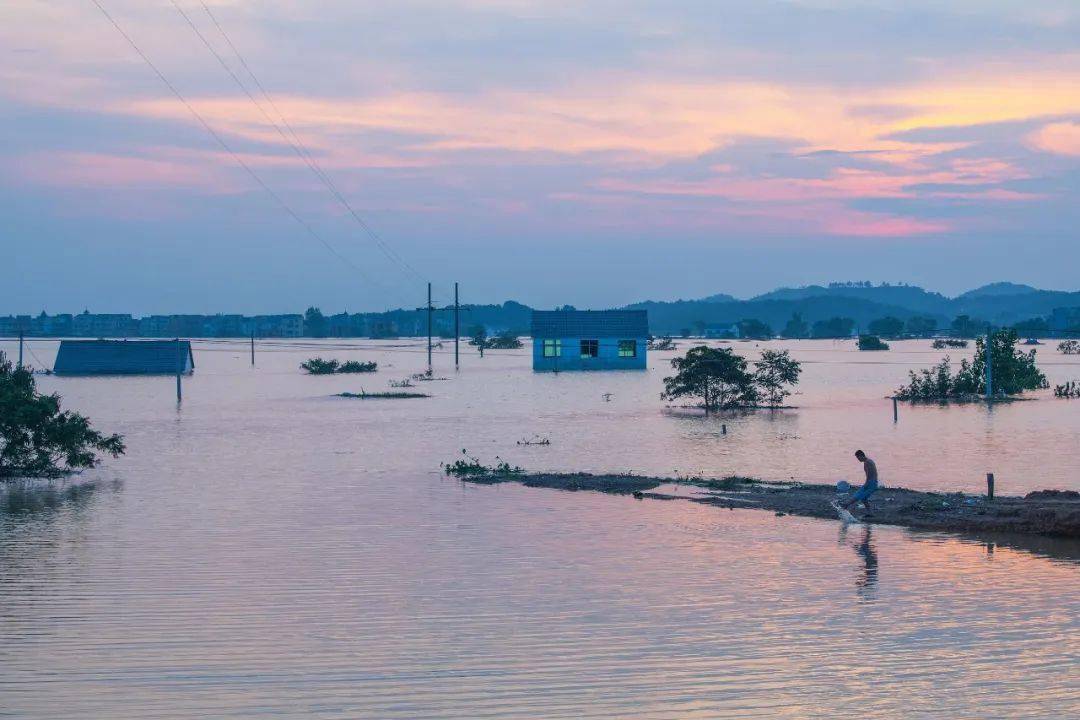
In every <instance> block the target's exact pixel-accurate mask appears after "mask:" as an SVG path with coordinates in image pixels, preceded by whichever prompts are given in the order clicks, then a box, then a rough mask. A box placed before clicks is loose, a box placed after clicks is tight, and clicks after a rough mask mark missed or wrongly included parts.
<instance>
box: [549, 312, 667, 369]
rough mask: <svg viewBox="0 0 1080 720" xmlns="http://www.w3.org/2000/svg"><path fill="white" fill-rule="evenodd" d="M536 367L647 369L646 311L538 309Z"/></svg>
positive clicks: (647, 338)
mask: <svg viewBox="0 0 1080 720" xmlns="http://www.w3.org/2000/svg"><path fill="white" fill-rule="evenodd" d="M532 338H533V370H536V371H538V372H560V371H562V370H644V369H645V366H646V345H648V340H649V319H648V315H647V313H646V312H645V311H644V310H554V311H540V310H537V311H535V312H533V314H532Z"/></svg>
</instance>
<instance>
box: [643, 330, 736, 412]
mask: <svg viewBox="0 0 1080 720" xmlns="http://www.w3.org/2000/svg"><path fill="white" fill-rule="evenodd" d="M671 366H672V367H673V368H674V369H675V375H673V376H671V377H666V378H664V392H663V394H662V395H661V397H663V398H665V399H668V400H673V399H675V398H679V397H699V398H702V400H703V401H704V406H705V412H706V413H710V412H712V411H713V410H724V409H727V408H732V407H739V406H744V405H752V404H754V403H755V402H757V388H756V387H755V386H754V378H753V376H752V375H751V374H750V373H749V372H747V370H746V359H745V358H742V357H739V356H738V355H736V354H735V352H734V351H733V350H732V349H731V348H710V347H706V346H704V345H698V346H697V347H693V348H690V350H688V351H687V352H686V355H685V356H683V357H677V358H674V359H672V361H671Z"/></svg>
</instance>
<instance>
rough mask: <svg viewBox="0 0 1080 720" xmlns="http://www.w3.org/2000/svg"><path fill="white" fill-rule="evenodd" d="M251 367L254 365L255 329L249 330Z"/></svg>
mask: <svg viewBox="0 0 1080 720" xmlns="http://www.w3.org/2000/svg"><path fill="white" fill-rule="evenodd" d="M251 367H255V330H254V329H253V330H252V331H251Z"/></svg>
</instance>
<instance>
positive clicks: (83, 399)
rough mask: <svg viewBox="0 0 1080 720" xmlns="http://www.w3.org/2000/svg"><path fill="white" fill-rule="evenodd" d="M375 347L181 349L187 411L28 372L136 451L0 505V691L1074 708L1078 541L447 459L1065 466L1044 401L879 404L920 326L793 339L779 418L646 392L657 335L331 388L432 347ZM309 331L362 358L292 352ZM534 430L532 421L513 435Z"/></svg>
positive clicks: (258, 703)
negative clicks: (605, 354)
mask: <svg viewBox="0 0 1080 720" xmlns="http://www.w3.org/2000/svg"><path fill="white" fill-rule="evenodd" d="M368 344H370V343H368ZM394 344H395V345H399V346H404V347H397V348H392V347H389V344H386V343H383V344H382V345H380V347H381V349H379V350H362V351H360V350H358V351H334V352H332V353H331V352H322V353H319V352H317V351H311V350H289V351H287V352H284V351H283V352H278V351H275V352H270V351H267V352H265V353H260V354H259V356H258V366H257V367H256V368H254V369H252V368H251V367H250V365H249V364H248V363H247V361H246V359H245V356H243V355H240V356H239V357H234V356H233V354H231V353H203V354H200V355H199V356H198V357H197V364H198V370H197V371H196V375H195V376H193V377H191V378H187V379H185V383H186V385H185V390H184V403H183V405H182V406H181V407H179V408H177V406H176V403H175V395H174V392H175V388H174V386H173V384H172V383H173V380H172V379H171V378H109V379H105V378H56V377H47V378H40V382H41V385H42V387H43V389H45V390H46V391H50V392H51V391H54V390H55V391H58V392H60V393H61V394H62V395H63V396H64V399H65V403H66V404H67V405H68V406H69V407H72V408H74V409H78V410H80V411H84V412H86V413H87V414H89V415H90V416H91V417H92V418H93V419H94V421H95V422H96V423H97V424H98V425H99V426H101V427H102V429H106V430H109V431H116V432H122V433H124V434H125V435H126V437H127V444H128V448H129V452H128V455H127V456H125V457H123V458H120V459H118V460H111V459H110V460H108V461H107V462H106V463H105V464H104V465H103V466H102V467H101V468H99V469H95V470H92V471H87V472H86V473H84V474H83V475H82V476H80V477H79V478H77V479H73V480H72V481H71V482H69V483H54V484H44V485H41V486H36V488H35V487H30V486H26V487H22V486H17V487H14V488H9V489H8V490H7V491H6V492H5V494H4V495H3V496H2V499H0V715H9V716H11V717H18V718H30V719H32V720H38V719H42V720H43V719H45V718H48V719H50V720H52V719H54V718H88V717H92V718H98V717H101V718H117V719H123V718H140V719H141V718H148V717H163V718H164V717H168V718H176V717H183V718H195V717H200V718H201V717H213V718H239V717H245V718H250V717H295V718H300V717H304V718H307V717H326V718H380V719H381V718H421V717H424V718H427V717H446V718H482V717H499V718H504V717H507V718H513V717H517V718H538V717H543V718H558V717H564V718H589V717H643V718H695V717H697V718H714V717H763V718H765V717H767V718H774V717H791V718H796V717H822V716H826V717H836V718H841V717H857V718H861V719H866V720H876V719H878V718H894V717H950V718H961V717H967V718H974V717H988V716H993V717H1011V718H1013V717H1015V718H1025V717H1028V718H1043V717H1048V716H1054V717H1077V716H1080V687H1078V684H1077V682H1076V674H1075V667H1076V665H1075V663H1076V659H1077V658H1078V657H1080V620H1078V619H1080V592H1077V590H1078V589H1080V568H1078V567H1077V564H1076V559H1077V557H1078V556H1080V554H1078V553H1077V547H1076V544H1075V543H1068V542H1062V541H1058V540H1053V539H1047V538H1019V539H1017V538H1007V537H1002V538H998V537H994V538H991V539H989V540H992V541H993V544H992V546H991V545H990V544H988V538H977V539H967V538H963V537H957V536H951V535H945V534H940V533H938V534H934V533H917V532H911V531H907V530H903V529H900V528H893V527H885V526H866V525H860V526H851V527H850V528H848V529H846V530H845V529H842V528H838V523H835V522H833V521H824V520H815V519H810V518H798V517H791V516H787V517H775V516H774V515H773V514H771V513H763V512H755V511H739V510H736V511H728V510H719V509H717V508H713V507H705V506H700V505H698V504H696V503H687V502H666V503H665V502H654V501H647V500H646V501H636V500H633V499H632V498H622V497H612V496H605V495H599V494H593V493H569V492H558V491H551V490H542V489H529V488H524V487H520V486H509V485H508V486H494V487H476V486H470V485H466V484H462V483H459V482H457V481H455V480H452V479H448V478H446V477H445V476H443V475H442V474H440V472H439V463H440V462H442V461H446V460H450V459H452V458H454V457H457V456H459V455H460V453H461V449H462V448H468V449H469V451H470V453H473V454H476V455H478V456H479V457H481V459H483V460H484V461H487V462H490V461H491V459H492V458H493V457H494V456H495V455H500V456H501V457H503V458H505V459H507V460H508V461H510V462H512V463H514V464H520V465H523V466H525V467H527V468H531V469H548V468H550V469H558V470H568V469H584V470H623V469H629V470H636V471H638V472H649V473H664V474H672V473H702V474H708V475H722V474H728V473H742V474H749V475H758V476H764V477H768V478H773V479H776V478H787V477H792V476H794V477H796V478H798V479H804V480H814V479H818V480H826V479H827V480H831V481H835V480H836V479H839V477H846V478H848V479H857V478H856V477H853V475H855V474H857V473H858V471H859V468H858V467H857V466H855V467H852V466H853V465H854V463H852V462H851V451H852V449H853V448H854V447H855V446H859V447H863V448H865V449H867V451H868V452H870V454H871V455H872V456H873V457H874V458H875V460H877V461H878V464H879V467H880V468H881V471H882V477H883V480H884V481H885V482H886V483H888V482H894V483H897V484H910V485H916V486H919V487H932V488H942V489H949V488H959V489H968V490H975V491H977V490H979V489H981V488H980V485H981V483H982V477H983V476H984V473H985V472H986V471H987V470H989V469H993V470H994V471H995V472H996V473H997V474H998V477H999V478H1000V480H999V482H1000V483H1002V485H1003V487H1002V488H1001V492H1003V493H1007V492H1021V491H1023V490H1026V489H1033V488H1035V487H1042V486H1045V485H1053V486H1058V487H1072V488H1078V486H1077V485H1076V482H1077V478H1076V476H1075V467H1076V464H1077V458H1076V455H1075V442H1074V441H1075V437H1076V430H1077V427H1076V418H1075V415H1076V413H1075V409H1072V410H1069V406H1068V404H1067V403H1064V402H1062V403H1054V402H1052V401H1047V402H1043V401H1038V402H1032V403H1017V404H1016V405H1015V406H1009V407H1000V408H996V409H995V410H994V413H993V415H992V416H991V415H990V414H989V413H986V412H984V411H985V408H980V407H978V406H971V407H965V408H930V409H928V411H927V412H922V411H921V409H920V410H918V411H916V410H914V409H909V408H902V409H901V418H900V423H898V424H896V425H894V424H893V423H892V417H891V407H890V406H889V404H888V403H886V402H883V401H882V400H881V398H882V396H883V395H884V394H886V392H887V391H888V390H889V389H891V387H892V386H894V385H895V384H896V383H897V377H898V376H900V375H902V374H903V373H904V371H905V365H906V364H907V363H909V361H910V362H916V363H918V362H925V363H927V364H929V363H930V362H933V361H934V360H935V359H936V357H937V356H938V355H939V354H940V353H928V352H924V351H921V350H920V351H915V350H913V351H911V352H910V353H908V352H907V351H903V352H897V353H890V354H889V358H886V360H887V361H889V362H894V361H895V362H897V363H899V364H896V365H888V364H881V362H880V361H875V362H874V363H872V364H871V363H866V362H865V361H864V359H863V358H861V357H860V356H859V355H858V354H857V353H852V352H850V351H848V350H845V349H844V348H843V347H840V346H833V344H832V343H817V344H815V343H807V344H803V345H797V346H796V348H797V349H796V355H797V356H800V355H801V357H802V358H803V359H806V360H808V361H810V362H809V363H808V364H807V366H806V381H805V383H804V387H803V394H802V395H800V396H798V397H797V398H796V400H797V403H796V404H798V405H800V406H801V407H800V409H798V410H786V411H781V412H777V413H745V414H738V415H731V416H726V417H724V418H709V419H705V418H702V417H701V416H699V415H696V414H693V413H681V412H664V411H663V409H662V404H661V403H660V402H659V399H658V395H659V389H660V385H661V378H662V377H663V375H664V372H665V368H663V367H661V363H660V360H661V359H662V356H663V354H660V356H659V357H658V356H657V355H653V356H651V358H650V363H652V368H651V369H650V370H649V371H648V372H645V373H610V374H608V373H603V374H595V375H588V376H585V375H574V374H571V373H564V374H561V375H560V376H558V377H554V376H550V375H547V376H537V375H533V374H532V373H531V372H529V370H528V355H527V353H522V354H516V353H507V354H499V353H497V352H491V353H487V356H486V357H485V358H484V359H483V361H480V360H479V359H478V358H476V357H474V356H472V355H466V357H465V359H464V360H465V361H464V366H463V368H462V370H461V372H460V373H457V374H455V373H454V372H453V369H452V366H451V365H450V363H449V360H448V356H447V355H437V356H436V358H437V361H438V363H439V364H438V365H437V367H436V370H437V371H438V373H439V374H440V375H444V376H447V377H450V378H451V380H448V381H446V382H439V383H432V384H431V385H433V386H434V387H431V388H425V390H426V391H428V392H430V393H431V394H432V395H433V397H432V398H430V399H427V400H418V401H409V402H400V403H395V402H392V401H390V402H384V403H373V402H363V401H350V400H344V399H341V398H337V397H334V394H335V393H338V392H342V391H346V390H350V391H356V390H359V389H360V388H361V387H363V388H365V389H367V390H369V391H370V390H374V389H382V388H384V387H386V385H387V382H388V381H389V380H394V379H401V378H403V377H406V376H408V375H409V374H411V373H413V372H417V371H418V370H421V369H423V362H424V358H425V355H424V353H423V352H416V350H417V349H418V348H416V347H409V344H410V343H409V342H408V341H399V342H397V343H394ZM35 345H36V346H37V347H36V351H37V353H38V354H39V355H42V356H43V359H47V358H45V357H44V355H45V350H44V349H43V348H42V347H41V344H40V343H36V344H35ZM898 345H900V346H901V348H903V347H908V346H909V345H908V344H906V343H898ZM737 347H738V349H739V350H740V351H743V352H748V353H752V352H755V351H756V350H755V347H754V346H753V345H752V344H738V345H737ZM197 352H198V349H197ZM1042 353H1043V350H1042V349H1040V357H1041V356H1042ZM316 354H323V355H324V356H326V355H331V354H332V355H335V356H337V357H339V358H341V359H354V358H355V359H373V360H377V361H378V362H379V367H380V369H379V372H378V373H376V374H375V375H374V376H366V377H364V378H361V379H357V378H355V377H342V376H330V377H304V376H302V375H301V374H300V373H299V372H298V370H297V365H299V363H300V362H301V361H302V360H304V359H306V358H307V357H309V356H311V355H316ZM668 356H669V357H670V354H668ZM451 357H452V356H451ZM954 359H958V358H955V357H954ZM901 361H903V362H901ZM1055 368H1056V369H1055V370H1054V372H1060V373H1062V374H1065V373H1066V371H1067V372H1068V373H1072V372H1073V371H1074V368H1075V366H1072V367H1066V368H1064V369H1062V367H1058V366H1055ZM900 379H901V380H902V377H900ZM1052 379H1053V378H1052ZM604 393H611V400H610V402H608V401H605V400H604V399H603V394H604ZM1070 413H1071V414H1070ZM723 424H726V425H727V429H728V432H727V433H726V434H725V433H723V432H722V431H721V425H723ZM535 435H542V436H544V437H549V438H550V439H551V445H550V446H518V445H517V444H516V443H517V441H518V440H520V439H521V438H522V437H532V436H535ZM1049 447H1052V448H1053V451H1049V450H1048V448H1049ZM1062 448H1065V449H1064V450H1063V449H1062ZM1033 467H1037V468H1038V469H1039V473H1038V475H1033V474H1032V472H1031V468H1033ZM1078 489H1080V488H1078ZM838 533H839V535H838ZM990 547H992V555H990V554H989V553H988V550H989V548H990ZM867 667H872V668H873V669H874V670H873V673H872V675H871V676H869V677H868V676H867V674H866V668H867ZM883 678H884V679H887V680H885V681H883V680H882V679H883Z"/></svg>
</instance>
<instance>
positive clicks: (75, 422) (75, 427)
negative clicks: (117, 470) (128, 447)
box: [0, 352, 124, 477]
mask: <svg viewBox="0 0 1080 720" xmlns="http://www.w3.org/2000/svg"><path fill="white" fill-rule="evenodd" d="M123 452H124V440H123V438H122V437H120V436H119V435H103V434H101V433H100V432H98V431H97V430H94V429H93V428H92V427H91V426H90V421H89V420H87V419H86V418H85V417H83V416H82V415H80V414H78V413H74V412H70V411H61V410H60V396H59V395H56V394H52V395H42V394H41V393H39V392H38V391H37V384H36V383H35V381H34V376H33V374H31V372H30V371H29V370H28V369H27V368H18V369H16V368H13V367H12V364H11V362H10V361H8V359H7V357H6V356H5V355H4V353H2V352H0V477H15V476H30V477H55V476H58V475H62V474H64V473H66V472H69V471H72V470H78V469H80V468H89V467H94V466H95V465H96V464H97V461H98V453H108V454H110V455H112V456H113V457H116V456H118V455H120V454H121V453H123Z"/></svg>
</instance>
